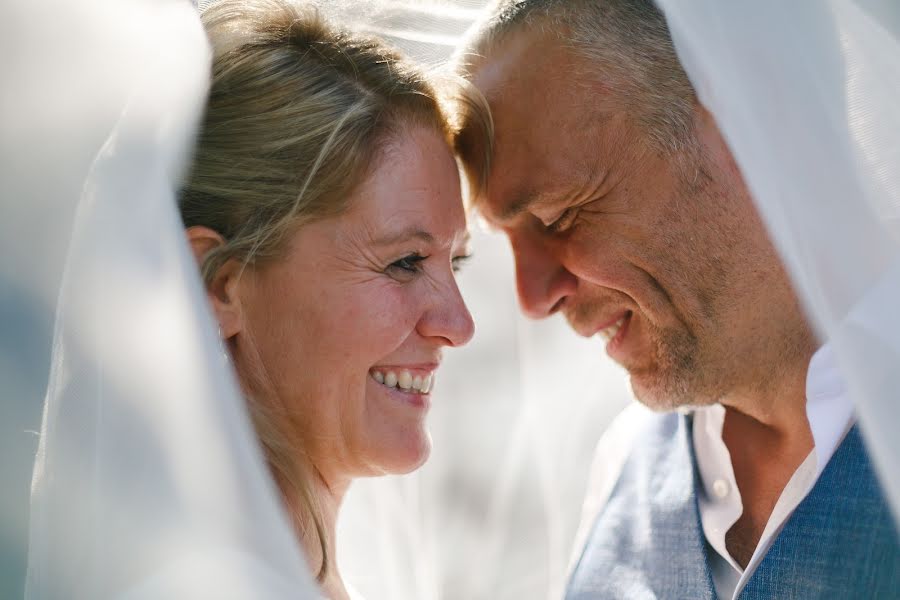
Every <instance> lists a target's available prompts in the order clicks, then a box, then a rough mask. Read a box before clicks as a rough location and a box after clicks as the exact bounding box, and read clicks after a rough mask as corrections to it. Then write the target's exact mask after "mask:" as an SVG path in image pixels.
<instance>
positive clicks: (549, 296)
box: [473, 35, 814, 409]
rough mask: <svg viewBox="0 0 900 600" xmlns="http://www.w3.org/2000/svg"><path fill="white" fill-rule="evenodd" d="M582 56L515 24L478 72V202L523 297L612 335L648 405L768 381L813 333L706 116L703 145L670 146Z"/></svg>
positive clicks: (540, 309)
mask: <svg viewBox="0 0 900 600" xmlns="http://www.w3.org/2000/svg"><path fill="white" fill-rule="evenodd" d="M586 68H587V67H586V63H585V62H584V59H583V58H580V57H578V56H576V55H574V54H572V52H571V51H569V50H566V49H563V48H561V47H560V46H559V44H558V43H555V42H553V41H550V40H541V39H537V38H534V37H532V38H529V36H528V35H520V36H518V39H513V40H512V41H510V42H508V43H506V44H505V46H504V47H503V48H501V49H500V50H498V51H497V52H496V53H494V54H493V55H492V56H491V58H490V59H489V60H488V61H487V62H485V63H484V64H482V65H481V66H480V68H479V69H478V70H477V71H476V74H475V76H474V77H473V82H474V83H475V85H476V86H477V87H478V88H479V89H480V90H481V91H482V92H483V93H484V94H485V96H486V97H487V99H488V101H489V103H490V105H491V109H492V112H493V115H494V120H495V131H496V145H495V148H494V155H493V164H492V169H491V175H490V177H489V180H488V182H487V186H486V190H485V193H484V195H483V197H482V198H480V199H479V210H480V211H481V213H482V215H483V216H484V218H485V219H486V220H487V221H488V222H489V223H491V224H492V225H494V226H496V227H497V228H499V229H501V230H502V231H503V232H504V233H505V234H506V235H507V236H508V237H509V240H510V242H511V245H512V249H513V252H514V255H515V260H516V279H517V287H518V294H519V300H520V302H521V305H522V307H523V310H524V311H525V312H526V313H527V314H528V315H530V316H532V317H535V318H542V317H546V316H549V315H551V314H553V313H555V312H561V313H562V314H564V315H565V317H566V319H567V320H568V321H569V323H570V325H571V326H572V328H573V329H574V330H575V331H576V332H578V333H579V334H581V335H584V336H593V335H598V334H599V335H602V336H603V337H605V338H607V339H608V340H609V341H608V342H607V353H608V354H609V355H610V356H611V357H612V358H613V359H614V360H616V361H617V362H618V363H620V364H621V365H622V366H623V367H625V368H626V369H627V370H628V372H629V374H630V376H631V382H632V387H633V389H634V391H635V394H636V396H637V397H638V399H640V400H641V401H642V402H644V403H645V404H647V405H648V406H650V407H651V408H658V409H667V408H673V407H675V406H680V405H699V404H708V403H712V402H723V401H724V402H727V399H728V397H729V396H731V395H738V394H745V393H748V392H754V391H756V392H758V391H759V390H761V389H765V387H766V385H767V382H768V381H770V380H771V378H773V377H778V376H779V375H780V374H781V373H783V372H785V371H786V370H787V369H793V368H794V367H795V366H796V365H797V364H798V361H801V362H802V361H805V360H808V359H809V355H810V354H811V348H813V347H814V346H813V342H812V340H811V335H810V333H809V331H808V328H807V326H806V323H805V321H804V319H803V318H802V316H801V313H800V310H799V308H798V306H797V303H796V299H795V297H794V295H793V293H792V292H791V289H790V286H789V283H788V279H787V276H786V274H785V273H784V271H783V269H782V267H781V264H780V262H779V260H778V258H777V256H776V254H775V251H774V249H773V247H772V245H771V243H770V242H769V240H768V237H767V236H766V234H765V231H764V229H763V226H762V224H761V222H760V220H759V218H758V215H757V214H756V212H755V210H754V207H753V203H752V201H751V199H750V197H749V194H748V192H747V190H746V187H745V185H744V183H743V181H742V179H741V177H740V175H739V173H738V171H737V169H736V167H735V165H734V162H733V160H732V159H731V156H730V154H729V153H728V150H727V149H726V147H725V145H724V143H723V142H722V139H721V137H720V135H719V133H718V130H717V129H716V127H715V124H714V123H713V121H712V119H711V118H710V117H709V115H708V113H706V112H705V111H703V110H702V109H699V108H698V110H697V114H696V119H697V121H696V137H697V142H698V143H697V144H696V146H697V149H696V150H694V151H691V152H687V151H686V152H684V153H682V154H681V155H679V156H671V155H664V154H662V153H660V152H658V151H656V150H654V149H652V148H651V146H650V145H649V141H648V139H647V136H646V134H645V133H644V132H643V131H642V130H641V129H640V127H639V126H638V125H636V124H635V123H633V122H631V121H630V120H629V118H628V117H629V114H628V111H627V107H626V108H624V109H623V108H622V106H623V104H622V103H621V102H614V100H615V96H614V95H613V94H615V89H613V86H612V84H610V85H609V86H607V85H604V83H603V82H602V80H599V78H598V80H596V81H589V80H588V79H587V78H585V77H580V76H579V75H578V73H584V72H585V69H586Z"/></svg>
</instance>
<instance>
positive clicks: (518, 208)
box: [500, 191, 549, 223]
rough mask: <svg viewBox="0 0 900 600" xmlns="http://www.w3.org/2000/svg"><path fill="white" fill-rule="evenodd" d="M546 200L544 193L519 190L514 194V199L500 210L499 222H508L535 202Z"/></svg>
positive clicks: (542, 202) (541, 202)
mask: <svg viewBox="0 0 900 600" xmlns="http://www.w3.org/2000/svg"><path fill="white" fill-rule="evenodd" d="M548 200H549V198H548V197H547V196H546V195H544V194H536V193H534V192H530V191H528V192H520V193H518V194H516V196H515V200H513V201H512V202H511V203H510V205H509V206H507V207H506V208H504V209H503V210H502V211H501V212H500V222H501V223H508V222H510V221H512V220H514V219H515V218H516V217H518V216H519V215H521V214H522V213H524V212H526V211H527V210H528V209H529V208H531V207H532V206H534V205H535V204H545V203H546V202H547V201H548Z"/></svg>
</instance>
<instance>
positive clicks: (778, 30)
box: [657, 0, 900, 516]
mask: <svg viewBox="0 0 900 600" xmlns="http://www.w3.org/2000/svg"><path fill="white" fill-rule="evenodd" d="M657 1H658V3H659V5H660V6H661V7H662V8H663V9H664V11H665V13H666V17H667V19H668V22H669V26H670V28H671V30H672V34H673V38H674V40H675V42H676V48H677V50H678V53H679V57H680V58H681V61H682V63H683V64H684V66H685V68H686V70H687V72H688V75H689V76H690V78H691V81H692V82H693V83H694V87H695V88H696V89H697V92H698V94H699V96H700V100H701V102H702V103H703V104H704V105H705V106H706V107H708V108H709V110H710V111H711V112H712V113H713V114H714V115H715V117H716V120H717V122H718V124H719V127H720V129H721V131H722V133H723V135H724V137H725V139H726V141H727V142H728V144H729V146H730V148H731V150H732V153H733V154H734V156H735V159H736V161H737V163H738V165H739V166H740V168H741V171H742V172H743V174H744V178H745V179H746V181H747V183H748V185H749V187H750V190H751V192H752V194H753V196H754V199H755V200H756V203H757V206H758V207H759V209H760V212H761V213H762V216H763V219H764V221H765V223H766V225H767V226H768V229H769V233H770V234H771V235H772V237H773V239H774V241H775V244H776V246H777V247H778V250H779V251H780V253H781V256H782V259H783V260H784V261H785V264H786V265H787V267H788V271H789V273H790V275H791V278H792V280H793V283H794V285H795V287H796V289H797V291H798V293H799V294H800V297H801V299H802V300H803V302H804V304H805V306H806V310H807V312H808V314H809V315H810V316H811V318H812V319H813V321H814V323H815V325H816V327H817V328H818V330H819V332H820V334H821V335H822V336H823V338H825V339H828V340H829V341H830V342H831V343H832V344H833V346H834V349H835V353H836V356H837V358H838V361H839V364H840V367H841V370H842V372H843V373H844V376H845V378H846V380H847V383H848V387H849V390H850V393H851V395H852V397H853V401H854V403H855V404H856V408H857V412H858V415H859V419H860V423H861V425H862V429H863V432H864V433H865V436H866V440H867V442H868V445H869V447H870V449H871V452H872V454H873V456H874V459H875V463H876V467H877V470H878V472H879V474H880V476H881V480H882V482H883V484H884V486H885V488H886V491H887V493H888V495H889V497H890V499H891V503H892V506H893V508H894V514H895V516H897V515H900V436H898V435H897V434H896V431H895V430H894V429H895V427H896V425H897V424H898V423H900V400H898V398H897V390H900V5H898V4H897V3H895V2H892V1H890V0H859V1H856V2H854V1H852V0H816V1H812V0H804V1H799V2H779V1H777V0H757V1H755V2H752V3H750V2H717V1H716V0H691V1H688V2H682V1H675V0H657Z"/></svg>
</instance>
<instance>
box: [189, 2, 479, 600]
mask: <svg viewBox="0 0 900 600" xmlns="http://www.w3.org/2000/svg"><path fill="white" fill-rule="evenodd" d="M202 20H203V23H204V27H205V29H206V31H207V34H208V36H209V39H210V42H211V45H212V48H213V66H212V74H213V75H212V89H211V91H210V95H209V101H208V104H207V107H206V113H205V117H204V120H203V122H202V125H201V130H200V134H199V142H198V145H197V149H196V154H195V158H194V163H193V166H192V168H191V171H190V174H189V177H188V178H187V181H186V183H185V184H184V186H183V188H182V189H181V192H180V194H179V208H180V212H181V216H182V219H183V221H184V224H185V226H186V232H187V236H188V239H189V241H190V245H191V248H192V250H193V252H194V254H195V256H196V259H197V261H198V263H199V265H200V268H201V271H202V275H203V279H204V283H205V286H206V290H207V295H208V298H209V303H210V305H211V306H212V309H213V313H214V315H215V318H216V320H217V321H218V326H219V332H220V336H221V338H222V342H223V344H224V345H225V350H226V351H227V354H228V356H229V357H230V360H231V361H232V362H233V365H234V368H235V371H236V373H237V375H238V378H239V382H240V386H241V389H242V391H243V393H244V396H245V397H246V398H247V403H248V407H249V410H250V413H251V416H252V419H253V423H254V426H255V429H256V432H257V434H258V437H259V439H260V440H261V442H262V445H263V447H264V451H265V455H266V459H267V462H268V464H269V467H270V469H271V472H272V474H273V476H274V478H275V481H276V483H277V485H278V488H279V490H280V492H281V496H282V498H283V501H284V504H285V506H286V507H287V510H288V512H289V515H290V517H291V519H292V521H293V526H294V529H295V533H296V535H297V538H298V539H299V540H300V542H301V544H302V547H303V548H304V550H305V551H306V556H307V559H308V561H309V565H310V567H311V569H312V571H313V573H314V574H315V575H316V577H317V580H318V581H319V583H320V584H321V586H322V589H323V591H324V592H325V593H326V594H327V595H328V596H329V597H330V598H334V599H342V598H347V597H348V592H347V587H346V586H345V584H344V582H343V581H342V579H341V576H340V574H339V573H338V571H337V568H336V566H335V562H334V559H333V557H334V554H335V547H334V546H335V520H336V517H337V513H338V510H339V508H340V504H341V499H342V497H343V496H344V493H345V491H346V490H347V487H348V486H349V484H350V482H351V481H352V480H353V479H354V478H356V477H364V476H373V475H382V474H386V473H406V472H409V471H412V470H414V469H416V468H417V467H419V466H420V465H421V464H422V463H423V462H424V461H425V460H426V458H427V457H428V453H429V450H430V439H429V435H428V431H427V429H426V424H425V417H426V414H427V412H428V408H429V405H430V403H431V391H432V389H433V387H434V384H435V377H436V374H437V370H438V367H439V365H440V362H441V351H442V349H443V348H445V347H456V346H462V345H464V344H465V343H466V342H467V341H468V340H469V339H470V338H471V337H472V333H473V323H472V318H471V316H470V315H469V312H468V310H467V308H466V306H465V304H464V302H463V299H462V297H461V296H460V293H459V290H458V288H457V285H456V281H455V277H454V272H455V271H456V269H457V268H458V266H459V265H460V264H461V263H462V261H463V260H464V259H465V258H466V257H467V253H468V250H467V237H468V236H467V232H466V219H465V213H464V209H463V205H462V201H461V195H460V186H459V177H458V171H457V168H456V164H455V162H454V158H453V154H452V152H451V148H450V146H449V141H448V140H449V139H450V136H451V134H452V131H451V124H450V121H449V120H448V114H447V112H446V110H445V108H443V107H442V104H441V102H440V101H439V91H438V89H436V87H435V86H433V85H432V84H431V83H429V82H428V80H427V79H426V78H425V76H424V75H423V73H422V72H420V71H419V70H417V68H416V67H415V66H413V65H412V64H411V63H408V62H407V61H405V60H404V59H403V58H402V57H401V56H399V55H398V54H396V53H394V52H393V51H391V50H389V49H388V48H386V47H385V46H383V45H382V44H381V43H379V42H377V41H375V40H373V39H368V38H364V37H359V36H356V35H353V34H351V33H347V32H344V31H341V30H339V29H336V28H333V27H332V26H330V25H329V24H327V23H326V22H324V21H323V20H322V19H321V18H320V17H319V16H318V15H317V13H316V12H314V11H312V10H303V9H300V8H297V7H296V6H294V5H292V4H289V3H288V2H282V1H280V0H267V1H259V2H247V1H246V0H240V1H234V2H232V1H223V2H218V3H215V4H214V5H212V7H211V8H209V9H208V10H206V11H205V12H204V14H203V15H202ZM463 93H467V92H465V91H463ZM467 100H468V102H467V103H466V104H465V106H468V107H472V109H473V110H474V109H475V107H478V106H479V105H478V104H477V102H476V101H475V100H474V98H473V97H469V98H467ZM484 110H486V109H484ZM486 119H487V117H486V116H485V115H481V120H482V121H486Z"/></svg>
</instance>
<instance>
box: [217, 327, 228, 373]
mask: <svg viewBox="0 0 900 600" xmlns="http://www.w3.org/2000/svg"><path fill="white" fill-rule="evenodd" d="M217 331H218V333H219V352H220V353H221V354H222V364H225V365H227V364H228V362H229V361H230V358H231V357H229V356H228V346H227V345H226V344H225V338H223V337H222V326H221V325H219V326H218V327H217Z"/></svg>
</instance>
